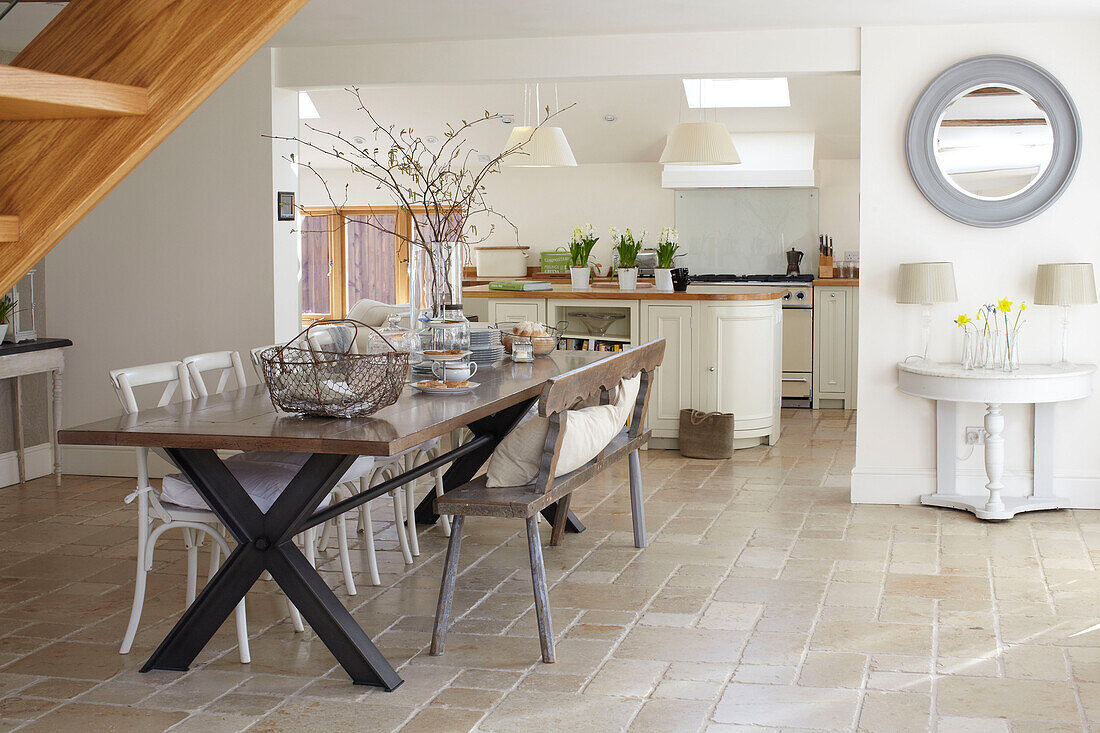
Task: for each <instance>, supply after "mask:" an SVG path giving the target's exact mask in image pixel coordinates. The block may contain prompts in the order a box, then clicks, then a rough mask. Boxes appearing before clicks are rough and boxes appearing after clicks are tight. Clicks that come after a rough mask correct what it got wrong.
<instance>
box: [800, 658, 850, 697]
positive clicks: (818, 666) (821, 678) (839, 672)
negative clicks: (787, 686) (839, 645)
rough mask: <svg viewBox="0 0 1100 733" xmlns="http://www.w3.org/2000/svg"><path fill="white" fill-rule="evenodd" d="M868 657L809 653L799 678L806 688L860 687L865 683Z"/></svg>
mask: <svg viewBox="0 0 1100 733" xmlns="http://www.w3.org/2000/svg"><path fill="white" fill-rule="evenodd" d="M866 667H867V657H866V656H865V655H863V654H845V653H840V652H809V653H808V654H807V655H806V660H805V662H804V663H803V665H802V671H801V673H800V674H799V676H798V684H800V685H804V686H806V687H853V688H855V687H859V686H860V685H861V684H862V683H863V676H864V670H865V668H866Z"/></svg>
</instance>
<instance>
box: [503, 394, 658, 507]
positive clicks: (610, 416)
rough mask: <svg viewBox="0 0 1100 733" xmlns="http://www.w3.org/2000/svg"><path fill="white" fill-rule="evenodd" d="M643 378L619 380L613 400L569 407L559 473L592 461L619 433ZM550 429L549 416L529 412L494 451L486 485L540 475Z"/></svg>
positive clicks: (524, 480)
mask: <svg viewBox="0 0 1100 733" xmlns="http://www.w3.org/2000/svg"><path fill="white" fill-rule="evenodd" d="M640 381H641V377H640V375H638V376H635V377H634V378H632V379H624V380H622V381H621V382H619V386H618V387H616V388H615V389H614V390H612V394H611V396H610V397H611V402H610V404H607V405H595V406H593V407H584V408H581V409H579V410H569V411H568V417H566V419H565V424H564V428H563V433H564V434H563V436H562V443H561V450H560V452H559V454H558V465H557V469H556V470H555V471H554V476H555V477H557V476H564V475H565V474H567V473H570V472H571V471H575V470H577V469H578V468H580V467H581V466H583V465H584V464H586V463H588V462H589V461H591V460H592V459H593V458H595V457H596V455H597V454H598V453H599V452H600V451H601V450H603V449H604V447H605V446H607V444H608V443H609V442H610V441H611V439H612V438H614V437H615V435H617V434H618V433H619V431H620V430H621V429H622V426H623V424H625V423H626V418H627V416H629V414H630V410H631V408H633V407H634V401H635V400H636V399H637V397H638V385H639V383H640ZM549 429H550V419H549V418H546V417H540V416H539V415H538V414H536V413H529V414H528V415H527V417H525V418H524V420H523V422H521V423H520V424H519V425H517V426H516V427H515V428H514V429H513V430H512V431H511V432H510V433H508V435H506V436H504V440H502V441H500V445H498V446H497V447H496V450H494V451H493V455H492V457H491V458H490V459H489V467H488V470H487V474H488V480H487V482H486V485H487V486H489V487H490V488H492V487H500V486H523V485H524V484H529V483H532V482H533V481H534V480H535V479H536V478H538V475H539V463H540V461H541V460H542V451H543V445H544V444H545V442H546V433H547V431H548V430H549Z"/></svg>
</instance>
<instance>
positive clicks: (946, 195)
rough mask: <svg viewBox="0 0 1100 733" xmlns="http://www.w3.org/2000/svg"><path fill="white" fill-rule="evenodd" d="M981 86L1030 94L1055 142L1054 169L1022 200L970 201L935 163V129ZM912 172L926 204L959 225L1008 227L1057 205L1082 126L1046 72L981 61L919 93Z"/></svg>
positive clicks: (1008, 61)
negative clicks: (956, 101) (965, 94)
mask: <svg viewBox="0 0 1100 733" xmlns="http://www.w3.org/2000/svg"><path fill="white" fill-rule="evenodd" d="M982 84H1003V85H1007V86H1012V87H1016V88H1017V89H1020V90H1022V91H1024V92H1027V93H1028V94H1030V95H1031V97H1032V98H1033V99H1034V100H1035V101H1036V102H1038V103H1039V104H1040V105H1041V106H1042V108H1043V111H1044V112H1046V114H1047V117H1048V119H1049V120H1050V123H1051V128H1052V133H1053V136H1054V150H1053V152H1052V154H1051V159H1050V164H1049V165H1048V166H1047V169H1046V170H1045V171H1044V172H1043V175H1042V177H1041V178H1040V179H1039V180H1038V181H1036V182H1035V183H1034V184H1033V185H1032V186H1031V187H1030V188H1028V189H1026V190H1025V191H1023V192H1021V193H1020V194H1018V195H1016V196H1013V197H1011V198H1007V199H1001V200H997V201H989V200H982V199H977V198H973V197H970V196H967V195H966V194H965V193H963V192H962V191H960V190H958V189H957V188H955V186H953V185H952V184H951V182H950V181H948V180H947V178H946V177H945V176H944V175H943V173H942V171H941V170H940V167H939V165H938V164H937V163H936V157H935V150H934V141H935V136H936V127H937V125H938V124H939V120H940V117H941V116H942V115H943V112H944V110H945V109H946V108H947V106H948V105H949V104H951V102H952V101H953V100H954V99H955V97H957V96H958V95H959V94H961V93H963V92H964V91H967V90H968V89H972V88H974V87H976V86H980V85H982ZM905 154H906V158H907V159H908V161H909V172H910V174H912V176H913V181H914V182H915V183H916V184H917V188H919V189H920V192H921V193H922V194H924V197H925V198H926V199H928V202H929V203H930V204H932V205H933V206H935V207H936V208H937V209H939V210H940V211H942V212H943V213H944V214H947V215H948V216H950V217H951V218H952V219H955V220H956V221H961V222H962V223H964V224H969V225H971V226H976V227H1007V226H1012V225H1013V224H1019V223H1021V222H1024V221H1027V220H1028V219H1031V218H1032V217H1035V216H1038V215H1039V214H1040V213H1042V212H1043V211H1044V210H1046V208H1047V207H1048V206H1050V205H1051V204H1053V203H1054V202H1055V201H1056V200H1057V199H1058V197H1059V196H1061V195H1062V192H1063V191H1065V189H1066V186H1068V185H1069V182H1070V180H1071V179H1072V178H1073V174H1074V172H1075V171H1076V170H1077V161H1078V159H1079V157H1080V154H1081V120H1080V118H1079V117H1078V116H1077V108H1076V107H1075V106H1074V104H1073V99H1071V98H1070V96H1069V93H1068V92H1067V91H1066V89H1065V87H1063V86H1062V85H1061V83H1060V82H1059V81H1058V80H1057V79H1056V78H1054V76H1052V75H1051V74H1050V73H1049V72H1048V71H1046V69H1043V68H1042V67H1040V66H1038V65H1036V64H1033V63H1031V62H1030V61H1027V60H1025V59H1021V58H1017V57H1015V56H1000V55H992V56H978V57H975V58H972V59H967V60H966V61H963V62H960V63H958V64H955V65H954V66H952V67H951V68H949V69H947V70H946V71H944V72H943V73H942V74H940V75H939V76H937V77H936V78H935V79H934V80H932V83H931V84H929V85H928V87H927V88H926V89H925V90H924V91H923V92H921V95H920V97H919V98H918V99H917V102H916V104H915V105H913V112H912V114H910V116H909V126H908V129H907V131H906V135H905Z"/></svg>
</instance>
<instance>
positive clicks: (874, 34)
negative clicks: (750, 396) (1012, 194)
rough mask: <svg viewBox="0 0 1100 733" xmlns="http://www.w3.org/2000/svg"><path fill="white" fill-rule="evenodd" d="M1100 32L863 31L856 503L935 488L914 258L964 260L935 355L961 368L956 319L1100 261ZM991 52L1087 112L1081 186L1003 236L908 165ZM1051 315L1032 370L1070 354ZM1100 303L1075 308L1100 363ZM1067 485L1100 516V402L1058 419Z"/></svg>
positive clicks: (1018, 479)
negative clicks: (926, 107) (955, 75)
mask: <svg viewBox="0 0 1100 733" xmlns="http://www.w3.org/2000/svg"><path fill="white" fill-rule="evenodd" d="M1098 37H1100V24H1097V23H1073V24H1070V23H1063V24H1028V25H1011V24H1005V25H982V26H922V27H910V28H866V29H864V30H863V34H862V39H863V40H862V67H863V69H862V91H861V97H862V113H861V117H862V120H861V135H862V143H861V148H862V149H861V166H860V178H861V181H860V186H861V190H862V209H861V211H862V219H861V223H860V241H861V243H862V246H861V248H860V255H861V269H860V276H861V284H860V314H859V322H860V347H859V413H858V421H859V422H858V432H857V436H856V441H857V450H856V467H855V471H854V475H853V481H852V498H853V499H854V500H855V501H860V502H878V503H912V502H915V501H917V499H918V497H919V495H920V494H921V493H927V492H930V491H931V490H932V489H933V467H934V445H933V440H934V435H933V408H932V405H931V403H929V402H927V401H925V400H921V399H917V398H914V397H907V396H905V395H902V394H900V393H899V392H898V391H897V389H896V372H895V366H894V365H895V363H896V362H897V361H898V360H899V359H901V358H903V357H905V356H906V355H907V354H912V353H914V352H915V351H916V350H918V349H919V341H920V321H919V319H920V315H919V311H920V309H919V308H918V307H915V306H903V305H897V304H895V302H894V298H895V289H896V283H897V280H896V278H897V267H898V265H899V264H900V263H902V262H911V261H921V260H950V261H953V262H954V263H955V274H956V281H957V283H958V293H959V301H960V302H959V303H958V305H945V306H940V307H936V308H935V309H934V325H933V346H932V349H931V353H930V357H931V358H933V359H936V360H941V361H946V360H951V359H957V358H958V356H959V350H960V348H961V346H960V341H959V338H960V337H959V334H958V329H957V328H956V327H955V326H953V325H952V323H951V319H952V318H953V317H954V316H955V315H956V314H957V313H958V312H959V311H960V310H963V309H966V310H973V309H975V308H976V307H977V306H978V305H979V304H980V303H986V302H989V301H990V300H991V299H993V298H997V297H1002V296H1007V297H1008V298H1010V299H1011V300H1014V301H1015V300H1021V299H1022V300H1025V301H1029V302H1030V300H1031V298H1032V295H1033V288H1034V280H1035V266H1036V265H1037V264H1039V263H1042V262H1059V261H1081V260H1086V261H1093V260H1095V259H1096V258H1097V252H1098V250H1097V247H1096V243H1095V228H1096V227H1095V226H1094V222H1095V220H1096V200H1097V197H1098V196H1100V148H1098V147H1097V146H1096V145H1092V144H1090V142H1089V140H1090V138H1089V137H1088V132H1089V130H1091V129H1095V127H1096V121H1097V120H1098V119H1100V89H1098V88H1097V86H1096V79H1097V78H1098V76H1100V44H1097V43H1096V39H1097V38H1098ZM988 53H1001V54H1012V55H1017V56H1021V57H1023V58H1026V59H1029V60H1031V61H1034V62H1035V63H1037V64H1039V65H1041V66H1043V67H1045V68H1046V69H1047V70H1048V71H1050V72H1051V73H1052V74H1054V76H1056V77H1058V79H1059V80H1061V82H1062V83H1063V84H1064V85H1065V87H1066V89H1068V91H1069V93H1070V95H1072V97H1073V99H1074V101H1075V102H1076V104H1077V108H1078V111H1079V113H1080V116H1081V121H1082V124H1083V127H1084V130H1085V136H1086V137H1085V142H1084V146H1083V149H1082V154H1081V160H1080V165H1079V167H1078V169H1077V174H1076V177H1075V178H1074V180H1073V182H1072V184H1071V185H1070V186H1069V188H1068V189H1067V190H1066V192H1065V194H1064V195H1063V196H1062V197H1061V198H1060V199H1059V200H1058V201H1057V202H1056V203H1055V204H1054V205H1053V206H1051V207H1050V208H1049V209H1048V210H1047V211H1045V212H1044V213H1043V214H1041V215H1039V216H1038V217H1036V218H1034V219H1032V220H1031V221H1028V222H1025V223H1023V224H1020V225H1018V226H1014V227H1009V228H1003V229H978V228H973V227H968V226H965V225H963V224H959V223H958V222H955V221H954V220H952V219H949V218H947V217H946V216H944V215H942V214H941V213H939V212H938V211H937V210H936V209H934V208H933V207H932V206H931V205H929V204H928V203H927V202H926V201H925V200H924V198H922V196H921V194H920V192H919V191H918V190H917V188H916V186H915V185H914V184H913V182H912V180H911V178H910V176H909V171H908V169H907V167H906V161H905V153H904V140H905V137H904V136H905V126H906V120H907V118H908V115H909V112H910V109H911V108H912V105H913V103H914V101H915V100H916V98H917V96H918V95H919V94H920V92H921V90H922V89H924V87H925V86H926V85H927V84H928V83H929V82H930V81H931V80H932V78H933V77H935V76H936V75H937V74H938V73H939V72H940V71H942V70H943V69H945V68H947V67H948V66H950V65H952V64H953V63H956V62H958V61H961V60H963V59H966V58H969V57H972V56H977V55H981V54H988ZM1056 310H1057V309H1055V308H1049V307H1041V306H1037V307H1034V308H1031V309H1029V310H1028V311H1027V318H1028V323H1027V325H1026V327H1025V328H1024V331H1023V335H1022V338H1021V344H1020V348H1021V353H1022V354H1023V360H1024V361H1025V362H1044V361H1048V362H1049V361H1051V360H1053V359H1054V358H1055V357H1056V355H1057V349H1058V345H1059V339H1060V326H1059V323H1060V314H1059V313H1056V312H1055V311H1056ZM1098 328H1100V308H1097V307H1080V308H1076V309H1074V312H1073V334H1074V340H1073V347H1074V348H1073V353H1072V354H1071V357H1072V358H1073V359H1075V360H1077V361H1086V362H1094V363H1095V362H1098V361H1100V342H1097V340H1096V339H1095V338H1093V335H1094V334H1095V333H1097V329H1098ZM960 412H961V414H960V417H959V425H958V427H957V430H956V434H957V435H956V437H957V438H958V444H957V446H958V450H959V452H960V453H961V452H963V446H962V430H963V427H964V426H966V425H981V424H982V423H981V420H982V414H983V410H982V409H981V407H980V406H978V405H966V406H964V409H962V410H961V411H960ZM1005 412H1006V416H1007V418H1008V428H1007V430H1006V433H1005V437H1006V440H1007V446H1006V453H1007V457H1008V459H1007V476H1006V482H1007V485H1008V490H1007V491H1006V493H1008V494H1022V493H1024V491H1025V490H1026V489H1027V488H1028V487H1029V486H1030V471H1031V453H1030V440H1031V429H1032V419H1031V414H1030V410H1026V409H1023V408H1021V407H1016V406H1009V407H1006V410H1005ZM1056 430H1057V435H1056V444H1055V458H1054V466H1055V489H1056V491H1057V493H1059V494H1063V495H1068V496H1069V497H1071V498H1072V499H1073V501H1074V502H1075V505H1077V506H1085V507H1100V451H1097V450H1096V438H1095V436H1096V435H1097V432H1098V431H1100V395H1096V396H1093V397H1091V398H1089V399H1086V400H1081V401H1079V402H1075V403H1071V404H1065V405H1060V406H1059V407H1058V411H1057V413H1056ZM959 466H960V469H961V474H960V479H961V484H962V488H964V489H969V490H971V491H974V492H977V491H981V490H982V489H981V487H982V486H984V483H985V478H984V472H983V470H982V463H981V451H976V452H975V455H974V456H973V457H972V458H970V459H969V460H967V461H962V462H960V464H959Z"/></svg>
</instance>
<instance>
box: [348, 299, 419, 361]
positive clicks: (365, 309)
mask: <svg viewBox="0 0 1100 733" xmlns="http://www.w3.org/2000/svg"><path fill="white" fill-rule="evenodd" d="M408 312H409V306H407V305H400V306H399V305H391V304H390V303H383V302H381V301H377V300H371V299H369V298H363V299H362V300H360V301H359V302H358V303H356V304H355V305H353V306H352V307H351V310H350V311H348V318H350V319H351V320H353V321H359V322H360V323H365V324H367V325H368V326H374V327H375V328H381V327H382V326H384V325H386V320H387V319H388V318H389V317H390V315H391V314H393V313H397V314H405V313H408ZM373 333H374V332H373V331H371V330H370V329H367V328H360V329H356V333H355V347H356V349H357V350H358V351H359V353H360V354H368V353H370V345H369V341H370V337H371V336H372V335H373Z"/></svg>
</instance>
